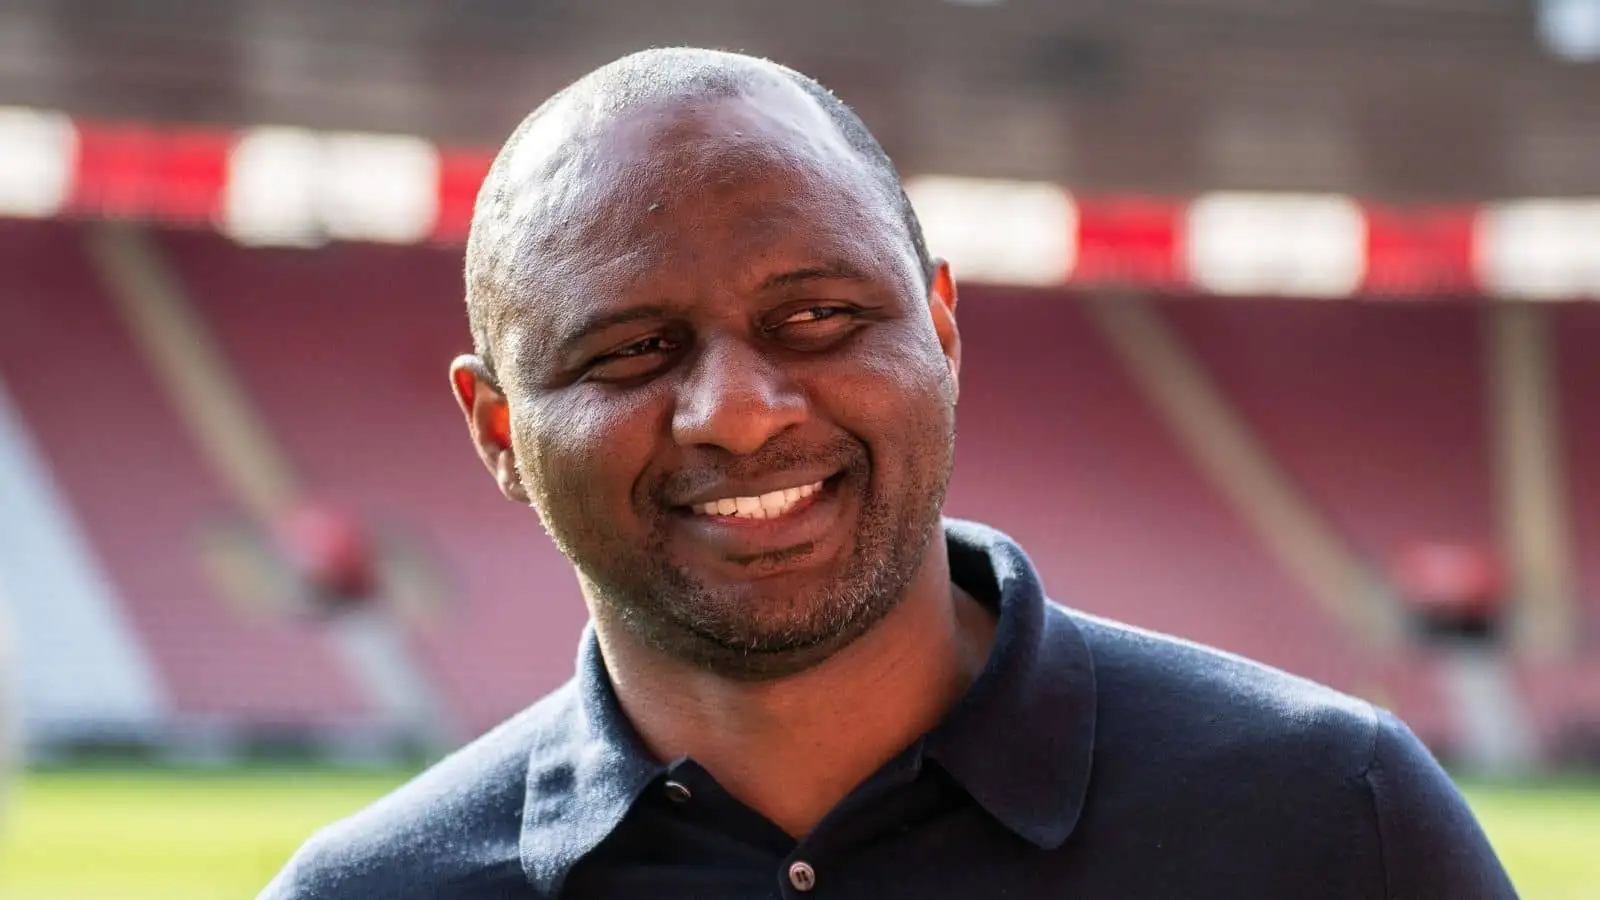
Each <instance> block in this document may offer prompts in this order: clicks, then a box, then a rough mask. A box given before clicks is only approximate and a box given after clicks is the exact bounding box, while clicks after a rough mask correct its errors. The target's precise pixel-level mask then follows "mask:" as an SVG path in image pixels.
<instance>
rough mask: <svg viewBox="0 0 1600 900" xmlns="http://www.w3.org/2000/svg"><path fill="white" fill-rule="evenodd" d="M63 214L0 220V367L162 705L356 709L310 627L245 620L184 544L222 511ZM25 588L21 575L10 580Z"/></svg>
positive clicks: (285, 721) (322, 712)
mask: <svg viewBox="0 0 1600 900" xmlns="http://www.w3.org/2000/svg"><path fill="white" fill-rule="evenodd" d="M82 237H83V229H82V227H81V226H79V225H75V224H70V223H19V222H0V291H3V292H4V294H5V295H6V296H7V297H8V298H12V299H10V300H8V302H4V303H0V378H4V380H5V382H6V383H7V384H8V385H9V386H10V388H11V391H12V393H13V394H14V396H15V398H16V403H17V406H18V408H19V409H20V411H21V414H22V417H23V420H24V421H25V422H26V423H27V425H28V426H29V428H30V430H31V431H32V433H33V435H34V437H35V439H36V440H37V441H38V443H39V444H40V446H41V448H42V449H43V451H44V453H45V454H46V456H47V457H48V458H49V460H50V462H51V465H52V469H53V474H54V476H55V478H56V479H57V481H58V482H59V483H60V487H61V489H62V491H63V493H64V494H65V495H66V497H67V498H68V499H69V502H70V503H71V505H72V507H73V508H74V510H75V511H76V514H77V517H78V521H79V524H80V526H81V527H82V528H83V529H84V530H85V532H86V533H87V535H88V537H89V541H90V544H91V546H92V547H93V550H94V553H95V554H96V556H97V557H98V559H99V561H100V563H101V564H102V565H103V566H104V567H105V569H106V570H107V572H108V573H109V575H110V578H111V579H112V581H113V583H114V584H115V585H116V587H117V589H118V593H119V595H120V598H121V601H122V603H123V604H125V607H126V611H127V613H128V617H129V619H130V620H131V622H132V623H133V626H134V627H135V628H136V629H137V632H138V634H139V637H140V640H141V641H142V642H143V644H144V645H145V647H146V648H147V650H148V652H149V655H150V657H151V659H152V660H153V663H154V666H155V669H156V672H157V674H158V676H159V679H160V682H161V683H162V684H163V685H164V688H165V691H166V693H167V694H168V698H169V701H170V703H171V707H172V712H173V714H174V715H175V716H177V717H179V718H181V719H187V720H197V721H198V720H220V721H225V722H228V721H238V722H249V723H253V724H259V725H266V726H294V725H310V724H318V723H324V724H326V723H332V722H338V721H342V720H350V719H356V718H360V717H361V716H362V715H363V713H364V712H365V708H364V704H363V702H362V700H361V698H360V697H359V696H358V695H357V693H356V692H355V690H354V689H353V688H352V686H351V683H350V680H349V678H348V677H347V676H346V673H345V672H343V671H342V670H341V669H340V668H339V667H338V666H337V665H336V664H335V663H334V661H333V660H332V659H331V658H330V656H329V655H328V654H327V653H326V652H325V650H324V647H323V644H322V643H321V641H320V640H318V639H317V635H316V633H315V631H314V629H313V627H312V626H311V625H309V624H307V623H303V622H297V621H291V620H277V621H273V620H266V619H253V618H249V617H246V616H244V615H242V614H240V612H239V611H237V610H235V609H232V608H230V607H229V606H228V605H227V604H226V603H224V602H223V601H222V600H221V599H220V598H219V597H218V596H217V595H216V592H215V591H214V590H213V589H212V588H211V587H210V586H209V585H208V583H207V581H206V579H205V577H204V574H203V569H202V567H201V565H200V564H199V560H198V552H197V547H198V546H199V543H200V542H201V541H202V540H203V538H204V532H205V530H206V529H207V528H210V527H214V526H217V527H220V526H223V525H226V524H227V523H228V522H229V521H230V520H231V518H232V516H233V512H232V510H231V508H230V502H229V498H228V497H227V496H225V495H224V494H223V493H222V492H221V491H220V490H219V489H218V488H217V486H216V484H215V482H214V481H213V479H212V478H211V477H209V474H208V473H207V471H206V470H205V468H204V466H203V465H202V463H201V461H200V460H199V459H198V458H197V456H196V454H195V452H194V450H193V448H192V446H191V445H190V444H189V443H188V442H186V440H185V437H184V433H183V431H182V429H181V428H180V426H179V424H178V423H177V421H176V420H175V419H174V417H173V415H172V412H171V410H170V408H169V406H168V403H167V401H166V400H165V398H163V396H162V395H161V394H160V392H159V390H158V389H157V387H156V385H155V383H154V381H153V380H152V378H151V377H150V374H149V372H148V370H147V369H146V366H145V363H144V361H143V360H142V359H141V358H140V357H139V356H138V354H137V353H136V352H135V351H134V349H133V347H132V346H131V344H130V342H129V339H128V335H127V332H126V330H125V329H124V327H123V324H122V323H121V322H120V321H119V320H118V319H117V317H116V316H115V314H114V313H113V311H112V309H111V307H110V305H109V304H108V302H107V300H106V297H105V293H104V290H103V286H102V285H101V284H99V283H97V282H96V280H95V277H94V274H93V273H94V269H93V267H92V266H91V265H90V264H89V262H88V260H87V259H86V258H85V255H84V252H83V244H82ZM24 587H25V586H24Z"/></svg>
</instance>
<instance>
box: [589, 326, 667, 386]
mask: <svg viewBox="0 0 1600 900" xmlns="http://www.w3.org/2000/svg"><path fill="white" fill-rule="evenodd" d="M679 347H680V344H679V342H678V341H675V340H673V339H672V338H669V337H666V336H663V335H659V334H657V335H651V336H650V337H647V338H643V339H641V340H637V341H634V342H633V343H631V344H626V345H624V346H622V347H618V348H617V349H615V350H612V351H611V352H609V353H605V354H602V355H600V356H598V357H596V358H595V359H594V361H593V362H591V363H590V364H589V372H588V375H589V377H590V378H591V379H594V380H596V381H627V380H629V379H633V378H640V377H643V376H645V375H650V374H652V373H654V372H655V371H656V370H657V369H660V368H661V367H662V366H663V365H664V364H665V363H666V361H667V359H668V358H669V357H671V356H672V355H673V354H674V353H676V352H677V351H678V349H679Z"/></svg>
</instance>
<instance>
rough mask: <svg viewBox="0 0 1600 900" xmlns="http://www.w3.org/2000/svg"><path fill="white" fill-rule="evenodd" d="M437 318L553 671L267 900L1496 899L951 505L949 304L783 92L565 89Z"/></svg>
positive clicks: (1377, 743)
mask: <svg viewBox="0 0 1600 900" xmlns="http://www.w3.org/2000/svg"><path fill="white" fill-rule="evenodd" d="M467 296H468V307H469V315H470V319H471V324H472V331H473V336H474V341H475V349H476V353H475V355H472V356H466V357H462V358H461V359H458V360H457V361H456V363H455V364H454V366H453V368H452V371H451V378H452V382H453V385H454V389H455V393H456V397H457V399H458V400H459V401H460V404H461V407H462V409H463V410H464V411H465V413H466V417H467V421H468V424H469V426H470V430H471V434H472V438H473V441H474V443H475V445H476V447H477V450H478V452H479V454H480V455H481V456H482V458H483V461H484V463H485V465H486V466H487V467H488V469H489V471H490V473H491V474H492V475H493V476H494V479H495V481H496V483H497V484H498V486H499V489H500V491H501V492H502V493H503V494H504V495H505V496H506V497H507V498H509V499H511V500H513V501H515V502H518V503H526V504H529V505H531V506H532V507H533V508H534V509H535V510H537V512H538V515H539V517H540V519H541V521H542V522H543V524H544V527H545V529H546V530H547V531H548V532H549V534H550V535H551V537H552V538H553V539H554V540H555V542H556V544H557V546H558V547H560V549H561V551H562V552H563V553H564V554H565V555H566V556H567V557H568V558H569V559H571V560H572V562H573V564H574V566H575V567H576V569H577V574H578V579H579V582H580V584H581V587H582V591H583V595H584V597H585V598H586V600H587V603H588V606H589V610H590V613H591V618H592V627H591V629H590V630H589V631H588V632H587V633H586V634H585V636H584V639H583V642H582V646H581V649H580V652H579V658H578V671H577V674H576V676H575V678H574V679H573V680H572V681H571V682H570V683H569V684H567V685H566V686H565V687H563V688H561V689H560V690H558V691H557V692H555V693H554V694H552V695H550V696H549V697H546V698H544V699H543V700H541V701H540V702H538V703H536V704H535V705H534V706H532V707H531V708H530V709H528V710H526V711H525V712H523V713H521V714H520V715H518V716H516V717H515V718H513V719H512V720H510V721H509V722H507V723H505V724H504V725H502V726H501V727H499V728H498V729H496V730H495V731H493V732H491V733H490V734H488V735H486V736H485V737H483V738H481V739H479V740H478V741H477V742H475V743H473V744H472V745H470V746H468V747H467V748H466V749H464V750H462V751H460V752H458V753H457V754H455V755H454V756H452V757H450V758H449V759H447V760H445V761H444V762H442V763H440V764H439V765H437V766H435V767H434V768H433V769H432V770H430V771H429V772H427V773H425V774H423V775H422V776H420V777H419V778H418V779H416V780H415V781H413V782H412V783H410V784H408V785H406V786H405V787H402V788H401V789H399V790H398V791H397V792H395V793H394V794H392V795H391V796H389V797H387V798H385V799H384V800H381V801H379V802H378V803H377V804H376V805H374V806H373V807H371V808H370V809H368V810H366V811H364V812H362V813H360V814H358V815H356V816H355V817H353V818H351V819H349V820H348V821H345V822H343V823H341V824H338V825H335V826H333V827H331V828H329V829H327V830H325V831H323V832H322V833H320V834H319V835H317V836H316V837H314V838H313V839H312V840H311V842H310V843H309V844H308V845H307V846H306V847H305V848H304V849H302V850H301V851H300V853H299V854H298V855H297V856H296V857H295V858H294V860H293V861H291V863H290V864H289V866H288V867H287V868H286V869H285V870H284V872H283V873H282V874H280V875H279V877H278V879H277V880H276V881H274V882H273V884H272V885H271V886H270V887H268V889H267V891H266V894H265V896H267V897H269V898H355V897H362V898H367V897H371V898H379V897H382V898H411V897H416V898H421V897H429V898H473V897H484V898H489V897H494V898H555V897H561V898H595V897H650V898H690V897H695V898H721V897H778V896H783V897H794V896H798V895H801V894H807V893H816V894H817V895H819V896H826V897H841V898H843V897H873V898H884V897H915V898H939V897H951V898H955V897H962V898H966V897H1016V898H1035V897H1037V898H1045V897H1049V898H1055V897H1115V898H1146V897H1148V898H1173V897H1185V898H1212V897H1214V898H1229V900H1235V898H1249V897H1294V898H1323V897H1327V898H1335V897H1337V898H1383V897H1394V898H1399V897H1408V898H1472V900H1480V898H1498V897H1511V896H1513V892H1512V889H1511V887H1510V886H1509V884H1508V882H1507V880H1506V877H1505V875H1504V873H1503V872H1502V871H1501V869H1500V866H1499V864H1498V863H1497V862H1496V860H1495V858H1494V855H1493V853H1492V852H1491V850H1490V849H1489V847H1488V845H1487V843H1486V841H1485V839H1484V837H1483V835H1482V833H1481V832H1480V831H1479V829H1478V827H1477V825H1476V824H1475V823H1474V821H1473V819H1472V816H1471V814H1470V813H1469V812H1468V810H1467V808H1466V807H1465V805H1464V804H1463V802H1462V800H1461V798H1460V796H1459V795H1458V794H1457V793H1456V791H1455V789H1454V788H1453V787H1452V786H1451V784H1450V782H1449V780H1448V779H1447V778H1446V777H1445V775H1444V774H1443V773H1442V772H1441V771H1440V769H1439V768H1438V766H1437V765H1436V764H1435V763H1434V761H1433V760H1432V758H1431V757H1430V756H1429V755H1428V753H1427V751H1426V750H1424V749H1423V748H1422V747H1421V746H1420V745H1419V744H1418V742H1417V741H1416V740H1415V738H1413V737H1412V735H1411V734H1410V733H1409V732H1408V731H1407V730H1406V729H1405V727H1404V726H1403V725H1401V724H1400V723H1399V722H1398V721H1396V720H1395V719H1394V718H1392V717H1391V716H1389V715H1388V714H1386V713H1382V712H1378V711H1375V710H1374V709H1373V708H1372V707H1370V706H1369V705H1367V704H1365V703H1362V702H1360V701H1357V700H1354V699H1351V698H1349V697H1345V696H1342V695H1340V694H1337V693H1334V692H1332V691H1330V690H1327V689H1324V688H1321V687H1318V686H1315V685H1312V684H1309V683H1307V682H1304V681H1301V680H1298V679H1296V678H1293V677H1290V676H1288V675H1285V674H1282V673H1279V672H1276V671H1273V670H1270V669H1267V668H1264V667H1261V666H1257V665H1254V664H1251V663H1249V662H1246V661H1244V660H1240V659H1238V658H1235V657H1232V656H1228V655H1225V654H1222V653H1218V652H1215V651H1211V650H1207V649H1205V648H1201V647H1197V646H1194V645H1191V644H1187V643H1183V642H1181V641H1177V640H1173V639H1170V638H1165V637H1161V636H1157V635H1152V634H1147V633H1144V632H1141V631H1137V630H1134V629H1131V628H1128V627H1125V626H1121V625H1117V624H1115V623H1111V622H1106V621H1103V620H1099V619H1094V618H1091V617H1088V616H1084V615H1081V614H1078V613H1075V612H1071V611H1069V610H1066V609H1063V608H1061V607H1058V606H1055V605H1053V604H1051V603H1049V602H1048V601H1047V600H1046V599H1045V596H1044V590H1043V587H1042V586H1041V585H1040V583H1039V580H1038V576H1037V575H1036V574H1035V572H1034V569H1033V567H1032V565H1031V564H1030V563H1029V561H1028V559H1027V557H1026V556H1024V554H1023V552H1022V550H1021V549H1020V548H1019V547H1017V546H1016V545H1015V544H1013V543H1012V542H1011V541H1010V540H1008V539H1007V538H1006V537H1005V536H1004V535H1002V534H1000V533H999V532H996V531H993V530H990V529H989V528H986V527H983V526H981V525H976V524H972V523H966V522H957V521H942V520H941V518H940V505H941V503H942V500H943V497H944V490H945V484H946V481H947V479H948V477H949V474H950V469H951V462H952V447H953V442H954V434H955V424H954V423H955V418H954V412H955V404H956V393H957V373H958V371H959V367H960V361H961V343H960V338H959V334H958V332H957V329H956V321H955V309H956V292H955V286H954V284H953V282H952V281H951V275H950V271H949V268H948V267H947V266H946V265H945V264H944V263H943V262H940V261H937V260H933V259H930V258H929V256H928V254H927V251H926V250H925V249H924V247H923V241H922V237H921V234H920V230H919V228H918V225H917V221H916V217H915V215H914V213H913V212H912V211H911V208H910V205H909V203H908V202H907V201H906V198H905V195H904V193H903V191H902V190H901V188H900V184H899V181H898V178H897V176H896V175H895V172H894V169H893V168H892V166H891V165H890V164H889V161H888V160H887V158H886V157H885V156H884V155H883V152H882V150H881V149H879V147H878V145H877V143H876V142H875V141H874V140H873V139H872V137H871V136H870V134H869V133H868V132H867V131H866V129H865V128H864V127H863V126H862V125H861V123H860V121H859V120H858V119H857V118H856V117H855V116H854V115H853V114H852V113H851V112H850V111H849V110H848V109H847V108H846V107H845V106H844V105H843V104H841V103H840V102H839V101H838V100H836V99H834V98H833V97H832V95H830V94H828V93H827V92H826V91H825V90H823V89H822V88H820V87H818V86H817V85H816V84H815V83H814V82H812V81H811V80H809V79H807V78H805V77H804V76H802V75H800V74H798V73H796V72H793V71H791V70H788V69H785V68H782V67H780V66H777V65H774V64H772V63H769V62H765V61H761V60H756V59H751V58H748V57H743V56H737V55H731V54H724V53H714V52H709V51H699V50H660V51H650V52H646V53H641V54H636V55H633V56H630V57H627V58H625V59H622V60H620V61H618V62H615V63H612V64H611V65H608V66H605V67H603V68H601V69H599V70H597V71H596V72H594V73H592V74H590V75H588V76H586V77H585V78H583V79H582V80H580V81H578V82H577V83H575V84H574V85H572V86H570V87H568V88H567V89H566V90H564V91H562V92H561V93H560V94H558V95H556V96H555V97H554V98H552V99H551V100H550V101H549V102H547V103H545V104H544V105H543V106H542V107H541V108H540V109H539V110H537V111H536V112H535V113H534V114H533V115H532V116H530V117H529V119H528V120H527V121H526V122H524V123H523V125H522V126H521V128H519V129H518V131H517V133H516V134H515V135H513V137H512V139H511V141H510V142H509V143H508V144H507V146H506V148H505V149H504V150H503V151H502V152H501V154H500V156H499V158H498V160H497V161H496V162H495V165H494V168H493V170H492V172H491V173H490V176H489V179H488V182H487V184H486V185H485V186H484V188H483V191H482V194H481V195H480V199H479V202H478V208H477V211H476V215H475V218H474V221H473V229H472V237H471V241H470V243H469V248H468V258H467ZM529 599H530V602H535V600H536V598H532V597H530V598H529Z"/></svg>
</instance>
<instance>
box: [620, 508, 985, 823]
mask: <svg viewBox="0 0 1600 900" xmlns="http://www.w3.org/2000/svg"><path fill="white" fill-rule="evenodd" d="M597 632H598V635H599V638H600V646H601V652H602V653H603V654H604V656H605V660H606V666H607V669H608V670H609V672H610V675H611V680H612V683H613V685H614V687H615V689H616V693H617V699H618V700H619V701H620V703H621V705H622V709H623V711H624V712H625V713H626V714H627V716H628V718H629V720H630V721H631V722H632V723H633V726H634V728H635V729H636V730H637V731H638V732H639V735H640V736H641V738H642V739H643V740H644V743H645V745H646V747H648V748H649V750H650V751H651V753H653V754H654V755H655V757H656V758H657V759H661V760H669V759H676V758H678V757H681V756H690V757H693V758H694V760H695V761H696V762H697V763H699V764H700V765H701V766H704V767H705V769H706V770H707V771H708V772H710V773H711V775H712V776H713V777H715V778H716V779H717V782H718V783H719V784H721V785H722V787H723V788H725V789H726V790H727V791H728V792H729V793H730V794H732V795H733V796H734V797H736V798H738V799H739V800H740V801H741V802H742V803H744V804H745V805H747V806H749V807H751V808H752V809H754V810H756V811H757V812H760V813H761V814H763V815H764V816H766V817H767V818H768V819H769V820H771V821H772V822H773V823H775V824H776V825H778V826H779V827H781V828H783V829H784V830H785V831H786V832H788V833H789V834H790V835H793V836H795V837H800V836H803V835H805V834H806V833H808V832H809V831H810V830H811V829H812V827H814V826H815V825H816V823H817V822H818V820H820V819H821V818H822V816H823V815H825V814H826V813H827V812H828V810H830V809H832V808H833V807H834V806H835V805H837V804H838V802H839V801H840V800H842V799H843V798H844V796H845V795H846V794H848V793H849V792H850V791H851V789H853V788H854V787H855V786H856V785H858V784H860V783H861V781H862V780H864V779H865V778H866V777H867V776H869V775H871V774H872V773H873V772H875V771H876V770H877V769H878V768H880V767H881V766H882V765H883V764H884V763H886V762H887V761H888V760H889V759H891V758H893V757H894V756H895V755H896V754H897V753H899V752H900V751H901V750H903V749H905V748H906V747H908V746H910V745H911V743H913V742H914V741H916V740H917V739H918V738H919V737H921V736H922V735H923V734H925V733H927V731H928V730H930V729H931V728H933V726H934V725H936V724H937V723H938V721H939V720H940V718H941V717H943V715H944V714H945V712H946V711H947V710H948V709H949V708H950V707H951V706H952V705H953V704H954V703H955V702H956V700H957V699H958V698H959V697H960V696H961V694H962V693H963V692H965V691H966V689H967V687H968V686H970V685H971V683H972V681H973V679H974V678H976V677H977V674H978V671H979V670H980V669H981V668H982V667H983V664H984V661H985V660H986V659H987V657H988V650H989V644H990V642H991V641H992V640H993V636H994V622H993V620H992V618H991V617H990V615H989V614H988V613H987V611H985V610H984V609H983V608H982V607H981V606H980V605H979V604H978V603H977V601H975V600H973V599H972V598H971V597H970V596H968V595H967V594H966V593H965V592H964V591H962V590H961V589H960V588H958V587H956V586H955V585H954V584H953V583H951V581H950V567H949V561H948V557H947V556H946V552H945V547H944V540H943V535H942V534H941V535H938V538H937V539H936V540H935V541H934V542H933V546H930V547H929V552H928V554H927V556H926V557H925V558H924V563H923V566H922V568H921V569H920V570H919V572H918V574H917V576H916V578H915V579H913V581H912V583H911V585H909V586H908V589H907V592H906V596H905V599H903V600H902V601H901V602H900V604H899V605H898V606H896V607H895V609H894V610H893V611H891V612H890V613H889V614H888V615H887V616H885V617H884V619H883V621H881V622H879V623H878V624H877V625H876V626H874V627H873V628H872V630H870V631H868V632H867V633H866V634H863V635H862V636H861V637H860V638H858V639H856V640H855V641H854V642H852V643H851V644H850V645H849V646H847V647H845V648H843V649H842V650H840V651H839V652H838V653H835V654H834V655H832V656H831V657H829V658H828V659H826V660H824V661H823V662H821V663H819V664H818V665H816V666H813V667H811V668H809V669H807V670H805V671H803V672H799V673H797V674H795V675H792V676H789V677H786V678H782V679H779V680H775V681H770V682H761V683H750V682H741V681H735V680H730V679H727V678H722V677H719V676H717V675H715V674H712V673H709V672H705V671H703V670H699V669H695V668H693V667H690V666H686V665H684V664H682V663H680V662H678V661H676V660H673V659H669V658H666V657H663V656H662V655H661V654H659V653H657V652H655V651H654V650H653V649H651V648H649V647H647V646H645V645H644V644H642V643H639V642H637V641H635V640H632V639H631V638H630V637H629V635H628V634H627V633H626V632H625V630H624V629H621V628H605V627H604V624H603V623H597Z"/></svg>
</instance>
